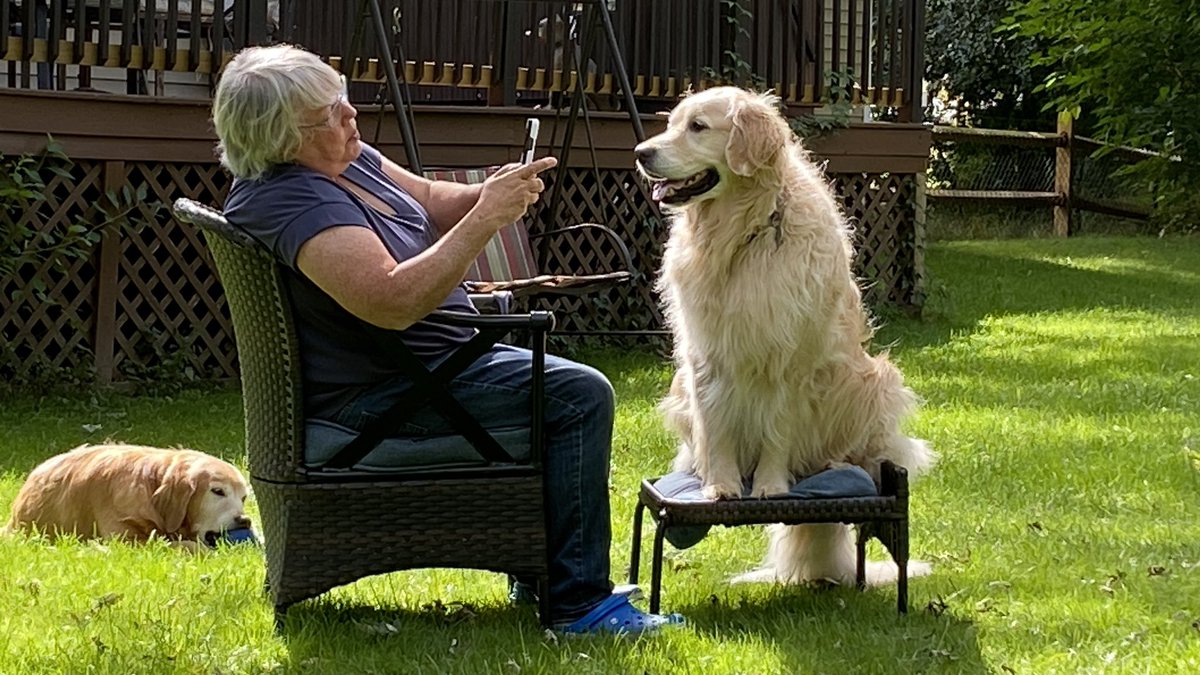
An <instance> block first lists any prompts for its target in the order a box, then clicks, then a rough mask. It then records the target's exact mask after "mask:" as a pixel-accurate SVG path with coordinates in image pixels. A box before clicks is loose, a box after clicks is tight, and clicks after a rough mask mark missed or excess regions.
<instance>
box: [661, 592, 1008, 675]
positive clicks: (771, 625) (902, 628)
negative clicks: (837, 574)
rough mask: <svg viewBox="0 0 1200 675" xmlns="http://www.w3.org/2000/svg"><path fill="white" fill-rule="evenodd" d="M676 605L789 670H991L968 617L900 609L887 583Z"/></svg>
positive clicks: (700, 628) (696, 626)
mask: <svg viewBox="0 0 1200 675" xmlns="http://www.w3.org/2000/svg"><path fill="white" fill-rule="evenodd" d="M678 611H680V612H681V613H683V614H684V615H685V616H687V617H688V619H689V621H690V622H691V623H692V628H691V630H693V631H695V632H696V633H698V634H699V635H701V636H707V637H708V638H710V639H712V640H728V639H730V638H731V636H735V637H737V638H738V639H745V638H746V637H753V638H755V639H760V640H761V641H763V642H764V643H767V644H772V645H774V646H775V648H776V649H777V650H778V652H779V654H780V658H781V660H782V661H783V662H784V663H787V664H796V672H812V671H820V672H831V673H851V672H879V673H884V672H896V673H912V672H938V671H943V672H953V673H984V672H990V671H989V669H988V668H987V666H986V664H985V663H984V660H983V656H982V653H981V650H980V647H979V639H978V631H977V628H976V627H975V625H974V624H972V623H971V622H969V621H964V620H962V619H961V618H959V617H955V616H952V615H951V614H948V613H944V612H942V611H941V608H939V607H910V608H909V613H908V614H903V615H901V614H899V613H897V611H896V604H895V595H894V591H893V592H889V589H870V590H868V591H866V592H860V591H857V590H855V589H851V588H833V589H814V588H790V589H774V590H773V591H772V592H771V595H769V596H767V597H766V598H761V599H744V600H741V601H739V602H738V603H737V606H735V607H730V606H727V605H725V604H723V603H722V602H721V601H719V600H718V599H717V597H716V596H715V595H714V596H712V597H711V598H710V599H709V602H707V603H704V604H700V605H693V606H684V607H679V608H678Z"/></svg>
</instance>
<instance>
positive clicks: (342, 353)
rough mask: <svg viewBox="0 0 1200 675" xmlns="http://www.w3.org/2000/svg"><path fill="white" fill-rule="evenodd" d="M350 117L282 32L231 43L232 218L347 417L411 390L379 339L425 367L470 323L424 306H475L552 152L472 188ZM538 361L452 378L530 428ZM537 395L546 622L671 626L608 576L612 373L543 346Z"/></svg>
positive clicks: (363, 414) (500, 352)
mask: <svg viewBox="0 0 1200 675" xmlns="http://www.w3.org/2000/svg"><path fill="white" fill-rule="evenodd" d="M357 114H358V113H357V111H356V110H355V109H354V106H352V105H350V103H349V101H347V100H346V82H345V79H344V77H342V76H341V75H339V74H338V73H337V72H336V71H335V70H333V69H332V68H331V67H329V66H328V65H327V64H325V63H323V62H322V61H321V60H320V59H318V58H317V57H316V56H315V55H313V54H311V53H309V52H306V51H304V50H302V49H298V48H295V47H291V46H274V47H254V48H250V49H246V50H244V51H242V52H240V53H239V54H238V55H237V56H236V57H234V59H233V60H232V61H231V62H230V63H229V65H228V66H226V68H225V71H224V73H223V74H222V76H221V81H220V84H219V85H218V87H217V92H216V96H215V97H214V99H213V123H214V125H215V127H216V131H217V136H218V137H219V139H220V144H219V147H218V149H219V152H220V155H221V162H222V164H223V165H224V166H225V167H226V168H227V169H228V170H229V171H230V172H231V173H232V174H233V176H234V182H233V187H232V188H231V189H230V192H229V197H228V199H227V200H226V203H225V215H226V217H227V218H228V219H229V221H230V222H232V223H233V224H235V225H237V226H239V227H241V228H243V229H245V230H246V231H247V232H249V233H250V234H251V235H253V236H254V237H255V238H256V239H257V240H258V241H260V242H262V243H263V244H264V245H265V246H266V247H267V248H268V249H269V250H271V251H272V252H274V254H275V255H276V256H277V257H278V259H279V261H280V262H281V263H282V264H283V268H284V270H285V277H286V283H287V285H288V287H289V291H290V292H291V294H292V297H293V299H294V307H295V312H296V325H297V332H298V334H299V339H300V344H301V348H302V349H301V359H302V362H303V374H304V391H305V399H306V400H305V415H306V417H308V418H311V419H319V420H326V421H329V422H333V423H336V424H339V425H342V426H345V427H350V428H352V429H362V428H363V427H364V426H365V425H366V424H367V423H368V422H369V421H370V420H372V419H373V418H375V417H377V416H378V415H380V414H381V413H383V412H384V411H386V410H387V409H388V408H389V406H390V405H391V404H392V403H393V402H394V401H395V400H396V399H397V397H398V396H399V395H400V394H401V393H402V392H403V391H404V390H405V389H406V388H407V387H408V386H409V382H408V381H407V380H406V379H405V378H404V377H403V376H401V375H400V374H399V372H400V371H399V368H398V367H397V366H396V364H395V363H394V362H393V360H392V357H391V353H392V351H391V350H389V348H388V341H389V340H399V341H402V342H403V343H404V344H405V345H407V346H408V347H409V349H411V350H412V352H413V353H415V354H416V355H417V356H419V357H420V358H422V359H424V360H425V361H426V362H428V363H434V362H436V361H438V360H439V359H441V358H442V357H444V356H446V355H447V354H449V353H450V352H452V351H453V350H454V349H455V348H456V347H457V346H459V345H461V344H462V343H464V342H465V341H467V340H468V339H469V338H470V337H471V332H470V331H469V330H467V329H461V328H453V327H447V326H441V325H433V324H430V323H427V322H425V321H423V320H422V319H423V318H424V317H425V316H426V315H428V314H429V312H431V311H432V310H435V309H450V310H458V311H467V312H470V311H474V310H473V308H472V306H471V304H470V302H469V300H468V298H467V294H466V291H465V290H464V289H463V287H462V279H463V276H464V274H465V273H466V271H467V267H468V266H469V265H470V263H471V262H472V261H473V260H474V259H475V257H476V256H478V255H479V253H480V251H481V250H482V249H483V247H484V245H485V244H486V243H487V242H488V240H489V239H490V238H491V236H492V235H493V234H494V233H495V232H496V231H497V230H498V229H500V228H501V227H504V226H505V225H507V224H509V223H511V222H513V221H514V220H516V219H518V218H519V217H521V216H522V215H523V214H524V213H525V211H526V209H528V208H529V206H530V205H531V204H533V203H534V202H535V201H537V199H538V197H539V195H540V193H541V192H542V189H543V185H542V181H541V179H540V178H538V174H539V173H540V172H542V171H545V170H546V169H549V168H551V167H553V166H554V165H555V164H556V160H555V159H554V158H553V157H545V158H542V159H538V160H536V161H534V162H532V163H530V164H527V165H524V166H521V165H515V164H514V165H508V166H505V167H503V168H502V169H500V170H499V171H498V172H496V173H495V174H494V175H493V176H491V177H490V178H489V179H488V180H487V181H485V182H484V183H482V184H480V185H460V184H456V183H447V182H437V181H429V180H426V179H424V178H423V177H421V176H417V175H414V174H412V173H410V172H408V171H406V170H405V169H403V168H401V167H400V166H398V165H397V164H395V163H394V162H392V161H391V160H389V159H388V158H387V157H384V156H383V155H381V154H380V153H379V151H378V150H376V149H374V148H372V147H370V146H369V145H367V144H365V143H363V142H362V140H361V139H360V138H359V134H358V128H357V121H356V117H357ZM380 329H386V330H382V331H381V330H380ZM531 372H532V359H531V357H530V353H529V352H528V351H527V350H524V349H520V348H516V347H511V346H507V345H498V346H496V347H495V348H493V350H492V351H491V352H490V353H488V354H487V355H485V356H484V357H483V358H481V359H479V360H478V361H477V362H476V363H475V364H473V365H472V366H471V367H469V368H468V369H467V370H466V371H464V372H463V373H462V375H460V376H459V377H458V378H457V379H456V380H455V381H454V383H453V390H454V393H455V395H456V397H457V398H458V399H459V400H460V401H461V402H462V403H463V404H464V405H465V406H466V407H467V408H468V409H469V410H471V412H472V413H473V414H474V415H475V416H476V417H477V418H478V419H479V421H480V422H481V423H482V424H483V425H484V426H485V427H489V428H511V427H513V426H514V421H517V423H516V425H517V426H525V427H528V425H529V422H528V396H529V387H530V376H531ZM546 395H547V398H548V400H549V401H550V402H551V403H550V405H549V406H547V407H548V408H549V411H548V413H547V419H546V428H547V445H546V455H547V456H546V467H547V476H548V486H547V490H548V495H547V497H548V499H547V501H548V503H549V504H552V505H553V509H552V511H551V513H550V514H549V523H550V532H549V534H550V549H551V565H550V575H551V576H550V591H551V598H552V607H551V612H552V616H551V617H550V621H551V623H552V624H553V625H554V626H555V627H556V628H558V629H560V630H563V631H567V632H605V631H617V630H622V631H626V632H646V631H652V630H655V629H657V628H659V627H661V626H664V625H669V624H672V623H678V622H679V621H680V619H679V618H678V617H674V616H671V617H668V616H659V615H654V614H646V613H643V612H641V611H640V610H638V609H637V608H635V607H634V606H633V605H632V604H630V602H629V599H628V597H627V595H626V594H625V593H622V592H616V593H614V591H613V586H612V583H611V581H609V544H610V540H611V528H610V523H609V505H608V469H609V466H608V464H609V452H610V446H611V440H612V424H613V391H612V387H611V385H610V384H609V382H608V380H606V379H605V377H604V375H602V374H601V373H599V372H597V371H596V370H594V369H592V368H589V367H588V366H585V365H581V364H578V363H573V362H571V361H567V360H565V359H560V358H556V357H553V356H547V358H546ZM522 416H524V419H525V423H524V424H521V423H520V422H519V420H520V419H521V417H522ZM410 424H411V425H413V426H412V427H411V428H413V429H414V433H416V431H415V430H416V429H417V428H419V429H420V433H421V434H423V435H435V434H438V433H439V432H441V433H443V434H444V435H452V434H453V433H454V432H453V431H452V430H450V429H449V428H447V427H446V423H445V422H444V421H443V420H442V419H441V418H440V416H438V415H436V414H433V413H428V412H427V413H424V414H423V413H418V416H417V419H413V420H412V421H411V422H410ZM464 442H465V441H464Z"/></svg>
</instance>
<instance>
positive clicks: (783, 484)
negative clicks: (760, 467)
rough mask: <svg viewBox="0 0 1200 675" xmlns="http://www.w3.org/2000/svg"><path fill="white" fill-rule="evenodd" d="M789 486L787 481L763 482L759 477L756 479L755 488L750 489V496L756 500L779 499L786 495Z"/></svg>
mask: <svg viewBox="0 0 1200 675" xmlns="http://www.w3.org/2000/svg"><path fill="white" fill-rule="evenodd" d="M788 489H789V486H788V484H787V481H785V480H763V479H760V478H758V477H757V476H756V477H755V478H754V486H753V487H752V488H750V496H751V497H754V498H755V499H765V498H766V497H778V496H779V495H786V494H787V493H788Z"/></svg>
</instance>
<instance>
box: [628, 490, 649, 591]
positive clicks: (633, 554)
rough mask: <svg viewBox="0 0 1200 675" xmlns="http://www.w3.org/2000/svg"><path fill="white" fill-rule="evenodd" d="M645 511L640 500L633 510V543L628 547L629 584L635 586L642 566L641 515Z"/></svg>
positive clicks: (644, 506)
mask: <svg viewBox="0 0 1200 675" xmlns="http://www.w3.org/2000/svg"><path fill="white" fill-rule="evenodd" d="M645 511H646V505H645V504H643V503H642V502H641V501H640V500H639V501H638V503H637V508H635V509H634V510H633V542H632V545H631V546H630V547H629V549H630V553H629V583H631V584H637V582H638V568H639V566H640V565H641V564H642V515H643V514H644V513H645Z"/></svg>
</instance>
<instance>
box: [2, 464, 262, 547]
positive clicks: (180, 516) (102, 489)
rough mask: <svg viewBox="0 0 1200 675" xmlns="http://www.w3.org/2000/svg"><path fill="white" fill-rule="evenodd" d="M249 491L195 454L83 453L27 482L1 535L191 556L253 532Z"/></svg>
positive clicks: (233, 472)
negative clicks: (118, 541) (104, 542)
mask: <svg viewBox="0 0 1200 675" xmlns="http://www.w3.org/2000/svg"><path fill="white" fill-rule="evenodd" d="M247 491H248V489H247V485H246V480H245V479H244V478H243V477H242V474H241V473H240V472H239V471H238V470H237V469H236V468H235V467H234V466H233V465H231V464H229V463H228V462H225V461H223V460H220V459H217V458H216V457H212V456H211V455H206V454H204V453H202V452H197V451H195V450H167V449H163V448H151V447H146V446H140V445H122V444H110V445H82V446H80V447H78V448H75V449H74V450H71V451H70V452H65V453H63V454H61V455H57V456H55V457H51V458H50V459H48V460H46V461H45V462H43V463H42V464H40V465H39V466H38V467H37V468H35V469H34V470H33V471H32V472H31V473H30V474H29V477H28V478H27V479H26V480H25V484H24V485H22V486H21V490H20V492H18V493H17V499H16V501H15V502H13V507H12V519H11V520H10V521H9V523H8V526H7V528H6V529H7V530H8V531H14V532H15V531H18V530H34V529H36V530H37V531H39V532H45V533H46V534H48V535H50V536H52V537H53V536H56V535H60V534H76V535H78V536H79V537H80V538H82V539H92V538H107V537H116V538H124V539H126V540H129V541H145V540H147V539H149V538H150V537H151V536H158V537H163V538H166V539H168V540H170V541H171V542H172V543H173V544H174V545H177V546H180V547H183V548H187V549H191V550H196V549H197V548H198V544H199V543H200V542H203V543H206V544H208V545H210V546H211V545H214V544H215V543H216V540H217V539H218V538H219V537H220V536H221V534H222V533H223V532H226V531H227V530H233V529H238V528H245V527H249V526H250V519H249V518H247V517H246V514H245V511H244V507H245V501H246V493H247Z"/></svg>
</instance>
